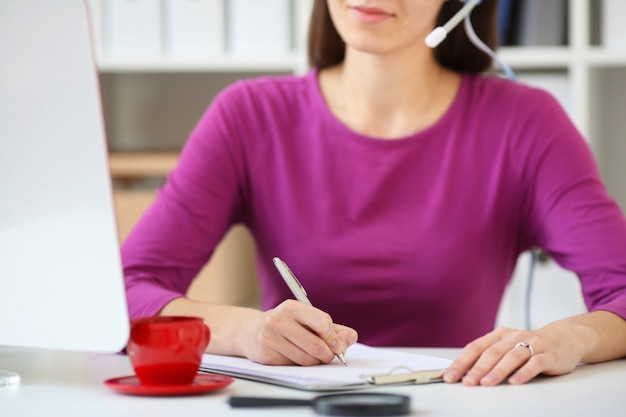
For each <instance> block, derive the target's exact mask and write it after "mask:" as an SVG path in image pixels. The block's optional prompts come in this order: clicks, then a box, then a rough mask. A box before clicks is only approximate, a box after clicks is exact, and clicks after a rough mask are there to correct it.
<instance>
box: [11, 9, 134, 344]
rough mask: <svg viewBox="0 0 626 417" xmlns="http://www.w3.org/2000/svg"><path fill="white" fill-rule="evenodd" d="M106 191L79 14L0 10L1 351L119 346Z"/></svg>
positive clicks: (93, 77) (120, 286)
mask: <svg viewBox="0 0 626 417" xmlns="http://www.w3.org/2000/svg"><path fill="white" fill-rule="evenodd" d="M111 185H112V182H111V177H110V170H109V164H108V154H107V146H106V140H105V134H104V125H103V115H102V110H101V99H100V90H99V83H98V76H97V71H96V67H95V65H94V56H93V53H92V44H91V36H90V30H89V25H88V14H87V9H86V4H85V3H84V2H83V1H82V0H54V1H51V0H0V346H25V347H37V348H49V349H61V350H81V351H93V352H116V351H120V350H121V349H123V348H124V346H125V344H126V343H127V340H128V334H129V322H128V310H127V304H126V295H125V290H124V283H123V277H122V268H121V259H120V251H119V245H118V236H117V228H116V222H115V214H114V206H113V195H112V186H111ZM0 355H1V351H0Z"/></svg>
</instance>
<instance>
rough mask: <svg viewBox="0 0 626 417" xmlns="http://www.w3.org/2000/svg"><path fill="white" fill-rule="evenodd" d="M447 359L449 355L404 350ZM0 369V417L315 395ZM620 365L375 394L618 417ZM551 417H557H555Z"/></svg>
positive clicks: (58, 360) (263, 412)
mask: <svg viewBox="0 0 626 417" xmlns="http://www.w3.org/2000/svg"><path fill="white" fill-rule="evenodd" d="M406 350H407V351H413V352H416V353H422V354H427V355H434V356H440V357H446V358H454V356H455V355H456V353H457V352H458V350H454V349H406ZM0 369H4V370H10V371H13V372H16V373H18V374H20V376H21V384H20V386H19V387H17V388H13V389H10V388H0V416H20V417H22V416H26V417H29V416H64V417H73V416H81V417H84V416H90V417H91V416H107V417H109V416H119V417H124V416H142V417H143V416H149V417H159V416H177V415H178V416H185V417H194V416H202V417H207V416H220V417H221V416H231V415H233V416H241V417H246V416H254V417H258V416H268V417H269V416H271V417H275V416H296V415H297V416H306V415H315V414H314V413H313V411H312V410H311V409H306V408H271V409H247V410H246V409H244V410H241V409H237V410H235V409H231V408H230V407H229V406H228V405H227V403H226V399H227V398H228V397H229V396H231V395H259V396H263V395H265V396H284V397H296V398H307V397H312V396H314V395H315V394H312V393H307V392H302V391H297V390H292V389H287V388H280V387H275V386H272V385H267V384H260V383H256V382H250V381H244V380H235V382H234V383H233V384H231V385H230V386H229V387H227V388H225V389H223V390H221V391H217V392H213V393H208V394H202V395H197V396H183V397H135V396H129V395H123V394H118V393H116V392H113V391H111V390H110V389H108V388H107V387H105V386H104V385H103V381H104V380H106V379H109V378H113V377H118V376H125V375H131V374H132V373H133V372H132V368H131V366H130V363H129V360H128V358H127V357H126V356H122V355H110V354H93V353H80V352H58V351H46V350H37V349H15V348H6V347H0ZM625 378H626V360H619V361H613V362H608V363H602V364H597V365H583V366H580V367H579V368H578V369H577V370H576V371H575V372H573V373H571V374H568V375H563V376H560V377H541V378H538V379H536V380H534V381H533V382H531V383H529V384H526V385H522V386H509V385H504V384H503V385H500V386H497V387H464V386H463V385H461V384H452V385H451V384H444V383H437V384H429V385H413V386H403V387H393V388H385V389H376V391H377V392H394V393H403V394H407V395H410V396H411V397H412V410H413V412H412V414H411V415H413V416H481V417H485V416H498V417H501V416H508V417H511V416H513V417H514V416H523V417H528V416H534V415H548V416H552V415H558V414H561V415H567V417H573V416H584V417H589V416H623V415H624V412H625V410H626V395H625V394H626V391H625V390H624V381H625ZM557 413H558V414H557Z"/></svg>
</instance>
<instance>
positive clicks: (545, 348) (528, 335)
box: [444, 320, 593, 386]
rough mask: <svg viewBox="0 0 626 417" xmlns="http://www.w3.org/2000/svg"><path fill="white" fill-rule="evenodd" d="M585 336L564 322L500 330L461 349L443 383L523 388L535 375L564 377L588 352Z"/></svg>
mask: <svg viewBox="0 0 626 417" xmlns="http://www.w3.org/2000/svg"><path fill="white" fill-rule="evenodd" d="M588 336H590V334H589V329H585V326H580V324H579V323H576V322H575V321H574V322H572V321H568V320H561V321H557V322H554V323H551V324H549V325H548V326H545V327H543V328H541V329H538V330H533V331H522V330H514V329H508V328H504V327H500V328H497V329H495V330H494V331H492V332H490V333H488V334H486V335H485V336H483V337H480V338H478V339H476V340H474V341H473V342H471V343H469V344H468V345H467V346H465V348H464V349H463V350H462V351H461V353H460V354H459V356H458V357H457V358H456V360H455V361H454V362H453V363H452V365H451V366H450V367H449V368H448V369H447V371H446V372H445V374H444V381H446V382H459V381H462V382H463V384H465V385H468V386H474V385H487V386H492V385H498V384H500V383H502V382H504V381H505V380H506V381H507V382H508V383H510V384H524V383H526V382H528V381H530V380H531V379H533V378H534V377H536V376H537V375H539V374H546V375H562V374H566V373H569V372H572V371H573V370H574V369H575V368H576V366H577V365H578V364H579V362H580V361H581V359H582V358H583V356H585V354H586V353H587V352H589V350H590V349H591V348H592V346H591V342H592V340H593V338H592V337H588ZM590 339H591V340H590Z"/></svg>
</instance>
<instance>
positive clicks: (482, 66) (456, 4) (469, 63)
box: [308, 0, 498, 73]
mask: <svg viewBox="0 0 626 417" xmlns="http://www.w3.org/2000/svg"><path fill="white" fill-rule="evenodd" d="M461 7H463V3H462V2H460V1H458V0H452V1H446V2H445V3H444V4H443V5H442V6H441V10H440V11H439V15H438V17H437V26H440V25H443V24H444V23H445V22H447V21H448V19H450V18H451V17H452V16H453V15H454V14H455V13H456V12H458V11H459V10H460V9H461ZM497 11H498V0H483V1H482V3H480V4H479V5H478V6H477V7H476V8H475V9H474V10H473V11H472V15H471V16H472V26H473V27H474V30H475V32H476V34H477V35H478V37H479V38H480V39H481V40H482V41H483V42H484V43H485V44H487V45H488V46H489V47H490V48H491V49H495V48H496V47H497V45H498V31H497V26H496V16H497ZM345 52H346V44H345V43H344V41H343V39H341V37H340V36H339V33H337V30H336V29H335V26H334V25H333V22H332V20H331V18H330V13H329V12H328V6H327V4H326V0H315V2H314V4H313V10H312V12H311V23H310V26H309V45H308V58H309V64H310V65H311V66H312V67H317V68H319V69H322V68H326V67H329V66H332V65H335V64H339V63H340V62H342V61H343V59H344V56H345ZM434 54H435V59H437V61H438V62H439V63H440V64H441V65H443V66H444V67H446V68H449V69H452V70H454V71H458V72H473V73H478V72H483V71H485V70H487V69H489V67H490V66H491V58H490V57H489V56H488V55H486V54H485V53H484V52H482V51H481V50H479V49H478V48H476V46H474V44H472V42H471V41H470V40H469V38H468V37H467V35H466V33H465V29H464V28H463V23H460V24H459V25H458V26H457V27H456V28H455V29H454V30H452V31H451V32H450V33H449V34H448V37H447V38H446V39H445V40H444V41H443V42H442V43H441V45H439V46H438V47H437V48H435V49H434Z"/></svg>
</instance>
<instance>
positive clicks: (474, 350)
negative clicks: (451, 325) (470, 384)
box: [443, 330, 500, 383]
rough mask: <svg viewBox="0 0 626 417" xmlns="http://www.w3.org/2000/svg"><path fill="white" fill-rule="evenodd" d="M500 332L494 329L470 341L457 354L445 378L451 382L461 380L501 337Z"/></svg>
mask: <svg viewBox="0 0 626 417" xmlns="http://www.w3.org/2000/svg"><path fill="white" fill-rule="evenodd" d="M498 332H499V331H498V330H494V331H493V332H490V333H488V334H486V335H485V336H482V337H479V338H478V339H476V340H474V341H472V342H470V343H468V344H467V345H466V346H465V347H464V348H463V350H461V353H460V354H459V356H457V358H456V359H455V360H454V361H453V362H452V364H451V365H450V366H449V367H448V369H446V371H445V373H444V375H443V380H444V381H445V382H451V383H454V382H459V381H460V380H461V378H463V376H464V375H465V374H466V372H468V371H469V369H470V368H471V367H472V366H474V364H475V363H476V362H477V361H478V359H479V358H480V357H481V355H482V354H483V352H484V351H485V350H486V349H487V348H488V347H489V346H491V345H492V344H494V343H495V342H496V341H497V340H498V339H499V338H500V336H499V335H498V334H497V333H498Z"/></svg>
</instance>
